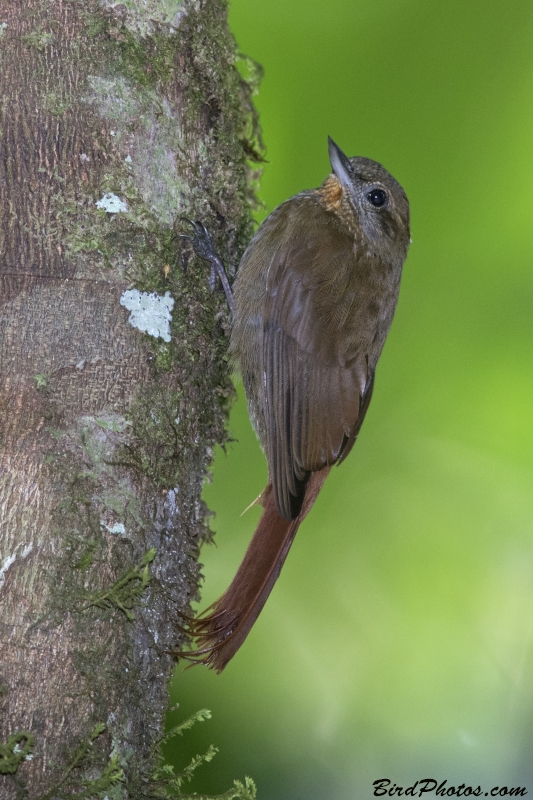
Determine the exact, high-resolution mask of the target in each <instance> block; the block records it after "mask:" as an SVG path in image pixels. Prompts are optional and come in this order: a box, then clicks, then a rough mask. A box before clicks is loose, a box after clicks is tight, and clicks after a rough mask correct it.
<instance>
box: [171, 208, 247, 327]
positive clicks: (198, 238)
mask: <svg viewBox="0 0 533 800" xmlns="http://www.w3.org/2000/svg"><path fill="white" fill-rule="evenodd" d="M181 219H182V220H183V221H184V222H188V223H189V225H192V229H193V233H192V235H191V236H189V235H188V234H184V233H180V234H178V236H179V237H180V238H181V239H186V240H187V241H189V242H190V243H191V245H192V247H193V249H194V252H195V253H196V255H198V256H200V258H203V259H205V260H206V261H209V263H210V264H211V272H210V274H209V280H208V283H209V288H210V289H211V291H212V292H213V291H214V290H215V286H216V281H217V276H218V277H219V278H220V282H221V283H222V287H223V289H224V292H225V294H226V299H227V301H228V305H229V307H230V311H231V313H232V315H234V314H235V301H234V299H233V294H232V291H231V287H230V284H229V280H228V276H227V274H226V270H225V269H224V264H223V263H222V259H221V258H220V256H219V255H218V253H217V251H216V250H215V245H214V244H213V240H212V239H211V235H210V233H209V231H208V230H207V228H206V227H205V225H204V224H203V222H200V221H196V222H194V221H193V220H192V219H188V218H187V217H181Z"/></svg>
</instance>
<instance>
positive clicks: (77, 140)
mask: <svg viewBox="0 0 533 800" xmlns="http://www.w3.org/2000/svg"><path fill="white" fill-rule="evenodd" d="M235 60H236V54H235V44H234V41H233V39H232V37H231V35H230V34H229V32H228V28H227V18H226V8H225V4H224V2H223V0H183V2H181V1H180V0H161V1H159V0H158V1H157V2H156V0H149V2H141V0H139V2H137V1H136V0H125V2H123V3H117V2H112V1H111V0H87V1H84V2H81V0H70V1H69V0H55V2H54V0H0V69H1V78H0V82H1V92H0V115H1V117H0V128H1V130H0V604H1V605H0V797H1V798H2V800H12V799H14V798H22V797H30V798H32V800H36V799H37V798H45V797H46V798H60V797H68V796H71V795H72V796H74V795H75V794H76V792H79V791H82V790H83V791H85V792H86V793H87V792H92V794H91V796H93V795H94V796H102V797H103V796H105V795H106V794H107V795H108V796H109V797H113V798H119V797H129V798H137V797H139V798H140V797H145V796H148V795H150V796H155V795H157V791H158V787H157V786H155V785H153V784H152V774H153V768H154V761H155V757H156V755H155V754H156V748H157V741H158V739H159V738H160V737H161V734H162V718H163V713H164V710H165V707H166V702H167V683H168V680H169V677H170V673H171V670H172V660H171V659H170V657H169V656H168V655H167V651H168V650H169V649H171V648H173V647H176V645H179V629H178V627H177V626H176V623H179V620H180V617H179V611H180V610H186V609H187V608H188V605H189V602H190V600H191V598H193V597H196V596H197V592H198V578H199V572H198V563H197V559H198V549H199V545H200V543H201V541H202V540H203V539H205V537H206V536H207V535H208V529H207V527H206V522H205V518H206V509H205V508H204V506H203V505H202V502H201V500H200V491H201V485H202V481H203V478H204V476H205V472H206V469H207V467H208V464H209V461H210V456H211V452H212V447H213V445H214V444H215V442H223V441H224V437H225V432H224V423H225V418H226V412H227V405H228V398H229V397H231V392H232V389H231V384H230V382H229V376H228V370H227V364H226V361H225V353H226V345H227V325H228V321H229V320H228V312H227V308H226V305H225V299H224V296H223V294H222V293H221V292H220V291H215V292H214V293H211V292H210V291H209V288H208V280H207V279H208V272H209V268H208V267H207V265H206V264H205V263H204V262H202V261H200V260H198V259H197V258H196V257H195V256H194V255H193V253H192V251H191V249H190V247H189V246H188V244H187V241H186V240H182V239H180V238H179V237H178V236H177V235H176V234H177V233H178V232H188V231H187V226H186V224H185V223H183V222H182V221H181V220H180V218H181V217H182V216H187V217H192V218H194V219H196V218H200V219H202V221H203V222H205V224H206V225H207V226H208V227H209V229H210V231H211V232H212V233H213V235H214V238H215V239H216V241H217V245H218V247H219V248H220V250H221V252H222V254H223V255H224V256H225V259H226V261H227V262H228V263H229V264H230V265H231V264H236V263H237V262H238V258H239V255H240V253H241V251H242V249H243V247H244V245H245V244H246V241H247V239H248V237H249V234H250V225H251V218H250V203H251V200H252V189H251V181H250V178H251V173H250V170H249V167H248V166H247V163H248V162H247V158H249V156H250V154H252V155H253V154H254V152H256V150H257V142H256V141H255V140H254V137H256V135H257V132H256V126H255V118H254V114H253V110H252V105H251V100H250V95H251V90H250V87H249V85H248V84H247V83H245V82H244V80H243V79H242V78H241V77H240V75H239V73H238V71H237V69H236V66H235ZM131 288H135V289H137V290H139V292H144V293H150V294H154V293H155V294H156V295H158V296H163V295H165V294H166V292H169V293H170V296H171V297H172V298H173V299H174V308H173V310H172V320H171V323H170V341H165V340H164V338H161V337H158V338H156V337H155V336H153V335H149V334H148V333H144V332H142V331H141V330H139V329H137V328H135V327H134V326H132V325H131V324H130V323H129V321H128V311H127V310H126V309H125V308H124V307H123V306H122V305H121V304H120V299H121V296H122V295H123V292H124V291H125V290H126V289H131ZM166 338H168V337H166ZM2 748H3V749H2ZM30 751H31V752H30ZM90 781H93V782H94V783H90ZM84 787H85V788H84ZM73 793H74V794H73ZM154 793H155V795H154ZM83 796H89V795H88V794H86V795H83Z"/></svg>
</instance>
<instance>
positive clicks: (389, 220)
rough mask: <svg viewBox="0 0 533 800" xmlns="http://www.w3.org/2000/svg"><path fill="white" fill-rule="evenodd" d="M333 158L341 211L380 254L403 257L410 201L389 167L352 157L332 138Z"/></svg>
mask: <svg viewBox="0 0 533 800" xmlns="http://www.w3.org/2000/svg"><path fill="white" fill-rule="evenodd" d="M328 146H329V159H330V162H331V168H332V170H333V173H334V175H335V177H336V178H337V180H338V181H339V184H340V189H341V193H340V195H339V205H338V212H337V213H338V214H339V216H340V217H341V218H344V220H345V222H347V224H348V225H349V227H351V228H355V230H356V231H357V232H358V233H360V234H362V236H363V237H364V239H366V242H367V243H368V245H369V246H370V247H371V248H372V249H374V250H375V251H376V253H377V254H378V255H380V256H383V257H385V258H387V259H390V258H391V257H392V256H395V257H396V256H399V257H400V258H401V260H402V261H403V260H404V259H405V256H406V254H407V249H408V247H409V241H410V234H409V201H408V200H407V196H406V194H405V192H404V190H403V189H402V187H401V186H400V184H399V183H398V181H397V180H395V179H394V178H393V177H392V175H391V174H390V173H389V172H387V170H386V169H385V167H382V166H381V164H378V162H377V161H372V160H371V159H370V158H363V157H362V156H355V157H353V158H348V157H347V156H346V155H345V154H344V153H343V152H342V150H341V149H340V147H339V146H338V145H337V144H335V142H334V141H333V139H331V137H328Z"/></svg>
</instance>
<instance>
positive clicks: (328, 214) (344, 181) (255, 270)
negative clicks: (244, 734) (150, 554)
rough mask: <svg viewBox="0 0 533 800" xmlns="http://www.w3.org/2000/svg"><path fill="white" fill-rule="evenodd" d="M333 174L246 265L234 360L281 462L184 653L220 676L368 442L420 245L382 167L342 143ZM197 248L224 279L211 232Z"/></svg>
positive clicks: (270, 227)
mask: <svg viewBox="0 0 533 800" xmlns="http://www.w3.org/2000/svg"><path fill="white" fill-rule="evenodd" d="M329 157H330V162H331V168H332V173H331V174H330V175H329V176H328V177H327V178H326V179H325V181H324V183H323V184H322V185H321V186H320V188H318V189H313V190H309V191H303V192H300V194H297V195H296V196H295V197H291V198H290V199H289V200H287V201H286V202H284V203H282V204H281V205H280V206H278V207H277V208H276V209H275V210H274V211H273V212H272V213H271V214H270V216H268V217H267V218H266V219H265V221H264V222H263V223H262V224H261V225H260V227H259V228H258V230H257V232H256V233H255V235H254V236H253V238H252V239H251V241H250V243H249V245H248V247H247V249H246V251H245V253H244V255H243V257H242V260H241V263H240V266H239V269H238V272H237V278H236V280H235V284H234V287H233V297H232V295H231V291H230V289H229V284H228V282H227V279H226V281H225V283H224V287H225V289H226V294H227V295H228V301H229V303H230V307H231V309H232V311H233V313H234V319H233V329H232V334H231V342H230V354H231V357H232V359H233V361H234V363H235V365H236V366H237V367H238V369H239V370H240V372H241V375H242V378H243V382H244V388H245V391H246V397H247V401H248V409H249V412H250V417H251V420H252V423H253V426H254V428H255V430H256V432H257V435H258V437H259V440H260V442H261V445H262V447H263V450H264V452H265V455H266V457H267V461H268V473H269V479H268V484H267V486H266V488H265V490H264V491H263V492H262V494H261V495H260V498H258V500H259V502H260V503H261V505H263V507H264V511H263V514H262V517H261V519H260V521H259V524H258V527H257V529H256V531H255V534H254V537H253V539H252V541H251V543H250V545H249V547H248V550H247V552H246V555H245V557H244V560H243V562H242V564H241V566H240V567H239V569H238V571H237V574H236V575H235V578H234V579H233V582H232V583H231V585H230V587H229V589H228V590H227V591H226V592H225V594H224V595H222V597H221V598H220V599H219V600H218V601H217V602H216V603H214V605H213V606H212V607H211V608H210V609H207V612H209V613H207V612H204V614H203V615H200V616H199V617H198V618H197V619H195V620H192V621H191V622H190V625H189V633H190V634H191V635H192V636H193V637H194V638H195V639H196V642H197V644H198V647H197V649H196V650H192V651H191V652H189V653H180V654H179V655H182V656H185V657H186V658H189V659H190V660H192V661H196V662H200V663H205V664H208V665H209V666H211V667H212V668H213V669H215V670H217V671H218V672H220V671H221V670H223V669H224V667H225V666H226V664H227V663H228V661H229V660H230V659H231V658H232V657H233V656H234V655H235V653H236V651H237V650H238V648H239V647H240V646H241V644H242V643H243V641H244V639H245V638H246V636H247V635H248V633H249V631H250V629H251V627H252V625H253V624H254V622H255V620H256V619H257V617H258V615H259V613H260V611H261V609H262V608H263V606H264V604H265V602H266V600H267V598H268V596H269V594H270V592H271V590H272V587H273V586H274V583H275V582H276V580H277V578H278V575H279V573H280V570H281V568H282V566H283V563H284V561H285V558H286V556H287V553H288V551H289V549H290V546H291V544H292V542H293V539H294V536H295V534H296V531H297V529H298V527H299V525H300V524H301V522H302V520H303V519H304V517H305V516H306V514H307V512H308V511H309V509H310V508H311V506H312V504H313V502H314V501H315V499H316V497H317V495H318V492H319V491H320V489H321V487H322V484H323V483H324V480H325V478H326V477H327V475H328V473H329V470H330V468H331V466H332V465H333V464H338V463H340V462H341V461H343V460H344V459H345V458H346V456H347V455H348V453H349V452H350V450H351V449H352V447H353V444H354V442H355V440H356V438H357V434H358V433H359V430H360V428H361V425H362V423H363V419H364V416H365V414H366V411H367V408H368V405H369V403H370V397H371V395H372V387H373V384H374V373H375V369H376V364H377V362H378V358H379V356H380V354H381V350H382V348H383V345H384V342H385V338H386V336H387V333H388V331H389V327H390V325H391V322H392V317H393V314H394V310H395V307H396V302H397V299H398V292H399V288H400V277H401V273H402V266H403V262H404V261H405V258H406V256H407V250H408V248H409V242H410V235H409V203H408V200H407V197H406V195H405V192H404V190H403V189H402V187H401V186H400V184H399V183H398V182H397V181H396V180H395V179H394V178H393V177H392V176H391V175H390V174H389V173H388V172H387V170H386V169H385V168H384V167H382V166H381V164H378V163H377V162H375V161H371V160H370V159H368V158H362V157H354V158H347V157H346V156H345V155H344V153H343V152H342V150H341V149H340V148H339V147H338V146H337V145H336V144H335V143H334V142H333V140H332V139H329ZM195 232H196V237H195V239H193V241H194V244H195V247H196V249H197V252H199V253H200V254H201V255H202V256H203V257H205V258H208V259H209V260H211V262H212V265H213V272H212V281H214V276H215V268H216V271H217V272H219V274H220V275H221V277H222V278H223V282H224V277H225V276H224V275H223V274H222V271H221V270H222V266H221V263H220V259H218V257H217V256H216V254H215V253H214V249H213V248H212V245H211V242H210V239H209V235H208V233H207V231H206V230H205V228H203V226H201V225H199V224H196V225H195Z"/></svg>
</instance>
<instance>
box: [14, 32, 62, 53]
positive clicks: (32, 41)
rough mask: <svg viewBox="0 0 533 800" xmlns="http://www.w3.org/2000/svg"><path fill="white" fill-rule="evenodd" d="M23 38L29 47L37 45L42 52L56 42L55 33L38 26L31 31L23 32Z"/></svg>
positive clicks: (37, 48)
mask: <svg viewBox="0 0 533 800" xmlns="http://www.w3.org/2000/svg"><path fill="white" fill-rule="evenodd" d="M20 38H21V40H22V41H23V42H24V44H25V45H27V46H28V47H35V49H36V50H39V52H40V53H42V52H44V51H45V50H46V48H47V47H48V46H49V45H51V44H53V43H54V42H55V36H54V34H53V33H50V32H47V31H43V30H42V29H41V28H36V29H35V30H34V31H32V32H31V33H26V34H23V35H22V36H21V37H20Z"/></svg>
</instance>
